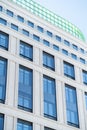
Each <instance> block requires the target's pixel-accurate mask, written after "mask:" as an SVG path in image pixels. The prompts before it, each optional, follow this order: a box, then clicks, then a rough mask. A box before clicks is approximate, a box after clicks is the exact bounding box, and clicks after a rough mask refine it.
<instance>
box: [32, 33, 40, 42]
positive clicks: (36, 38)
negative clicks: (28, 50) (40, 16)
mask: <svg viewBox="0 0 87 130" xmlns="http://www.w3.org/2000/svg"><path fill="white" fill-rule="evenodd" d="M33 39H34V40H36V41H38V42H39V41H40V37H39V36H37V35H35V34H33Z"/></svg>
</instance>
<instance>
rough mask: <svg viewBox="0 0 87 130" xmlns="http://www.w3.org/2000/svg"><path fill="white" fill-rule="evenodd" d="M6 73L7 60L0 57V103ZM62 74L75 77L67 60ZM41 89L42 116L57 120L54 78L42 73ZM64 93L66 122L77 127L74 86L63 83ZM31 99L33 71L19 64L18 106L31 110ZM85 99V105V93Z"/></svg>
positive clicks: (84, 74)
mask: <svg viewBox="0 0 87 130" xmlns="http://www.w3.org/2000/svg"><path fill="white" fill-rule="evenodd" d="M6 73H7V60H6V59H4V58H0V83H1V85H0V102H1V103H4V102H5V93H6V78H7V76H6V75H7V74H6ZM64 74H65V75H66V76H68V77H70V78H72V79H75V73H74V66H73V65H71V64H69V63H67V62H64ZM83 81H84V83H85V84H87V72H86V71H83ZM43 91H44V116H45V117H47V118H50V119H54V120H57V110H56V85H55V79H53V78H51V77H48V76H46V75H43ZM65 93H66V111H67V122H68V124H70V125H73V126H76V127H79V118H78V108H77V99H76V90H75V88H73V87H71V86H69V85H66V84H65ZM70 97H71V98H70ZM32 99H33V71H32V70H31V69H29V68H26V67H24V66H21V65H20V67H19V85H18V108H19V109H22V110H25V111H30V112H32V108H33V104H32V101H33V100H32ZM85 99H86V105H87V94H85ZM72 106H73V107H72ZM73 108H75V109H73ZM86 108H87V106H86ZM72 111H73V113H72ZM72 117H73V118H72Z"/></svg>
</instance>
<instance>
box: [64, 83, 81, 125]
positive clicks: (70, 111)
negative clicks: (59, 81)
mask: <svg viewBox="0 0 87 130" xmlns="http://www.w3.org/2000/svg"><path fill="white" fill-rule="evenodd" d="M65 95H66V113H67V123H68V124H69V125H72V126H75V127H79V118H78V107H77V97H76V89H75V88H73V87H71V86H69V85H65Z"/></svg>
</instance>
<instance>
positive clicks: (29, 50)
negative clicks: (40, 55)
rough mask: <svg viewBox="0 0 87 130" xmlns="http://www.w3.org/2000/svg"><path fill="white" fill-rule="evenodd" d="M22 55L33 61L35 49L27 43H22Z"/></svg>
mask: <svg viewBox="0 0 87 130" xmlns="http://www.w3.org/2000/svg"><path fill="white" fill-rule="evenodd" d="M20 55H21V56H22V57H24V58H27V59H29V60H33V47H32V46H31V45H29V44H27V43H25V42H22V41H20Z"/></svg>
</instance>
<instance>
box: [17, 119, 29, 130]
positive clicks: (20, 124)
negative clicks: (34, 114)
mask: <svg viewBox="0 0 87 130" xmlns="http://www.w3.org/2000/svg"><path fill="white" fill-rule="evenodd" d="M17 130H32V123H30V122H27V121H23V120H20V119H18V121H17Z"/></svg>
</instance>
